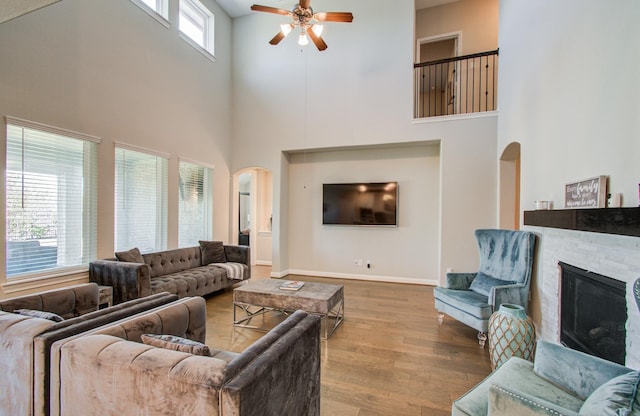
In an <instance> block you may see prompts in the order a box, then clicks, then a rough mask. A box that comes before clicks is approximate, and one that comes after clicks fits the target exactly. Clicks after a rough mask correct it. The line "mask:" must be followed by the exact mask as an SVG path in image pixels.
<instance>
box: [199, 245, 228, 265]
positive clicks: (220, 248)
mask: <svg viewBox="0 0 640 416" xmlns="http://www.w3.org/2000/svg"><path fill="white" fill-rule="evenodd" d="M199 243H200V254H201V256H202V265H203V266H206V265H207V264H211V263H226V262H227V256H226V255H225V254H224V244H223V243H222V241H199Z"/></svg>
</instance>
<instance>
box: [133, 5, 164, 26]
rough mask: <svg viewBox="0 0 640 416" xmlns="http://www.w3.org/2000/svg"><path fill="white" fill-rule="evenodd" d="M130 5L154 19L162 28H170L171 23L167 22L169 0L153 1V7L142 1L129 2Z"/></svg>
mask: <svg viewBox="0 0 640 416" xmlns="http://www.w3.org/2000/svg"><path fill="white" fill-rule="evenodd" d="M130 1H131V3H133V4H135V5H136V6H138V7H139V8H140V9H142V10H143V11H144V12H145V13H147V14H148V15H149V16H151V17H152V18H154V19H155V20H156V21H157V22H158V23H160V24H162V25H163V26H164V27H166V28H169V27H171V22H169V0H154V2H155V4H156V5H155V7H153V6H150V5H149V4H147V3H146V2H145V1H144V0H130Z"/></svg>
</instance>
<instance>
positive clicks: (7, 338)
mask: <svg viewBox="0 0 640 416" xmlns="http://www.w3.org/2000/svg"><path fill="white" fill-rule="evenodd" d="M53 325H55V323H54V322H53V321H49V320H47V319H40V318H31V317H28V316H24V315H16V314H14V313H10V312H2V311H0V357H2V358H1V359H0V374H2V388H0V413H3V412H4V411H6V412H7V413H6V414H14V415H30V414H31V412H32V409H33V380H34V364H33V354H34V352H33V338H34V337H35V336H37V335H38V334H41V333H42V332H44V331H46V330H47V329H48V328H50V327H51V326H53ZM3 414H4V413H3Z"/></svg>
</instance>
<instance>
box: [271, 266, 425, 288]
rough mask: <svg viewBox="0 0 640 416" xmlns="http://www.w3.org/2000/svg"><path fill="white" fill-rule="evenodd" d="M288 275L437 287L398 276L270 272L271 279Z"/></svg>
mask: <svg viewBox="0 0 640 416" xmlns="http://www.w3.org/2000/svg"><path fill="white" fill-rule="evenodd" d="M290 274H297V275H300V276H318V277H329V278H333V279H349V280H365V281H370V282H385V283H405V284H411V285H422V286H437V285H438V281H437V280H433V279H415V278H411V277H400V276H373V275H361V274H348V273H333V272H319V271H312V270H300V269H289V270H284V271H282V272H271V277H274V278H278V279H281V278H283V277H286V276H288V275H290Z"/></svg>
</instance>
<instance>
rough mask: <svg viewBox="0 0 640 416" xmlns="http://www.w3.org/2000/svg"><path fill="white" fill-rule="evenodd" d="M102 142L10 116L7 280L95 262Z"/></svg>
mask: <svg viewBox="0 0 640 416" xmlns="http://www.w3.org/2000/svg"><path fill="white" fill-rule="evenodd" d="M99 142H100V139H99V138H96V137H91V136H87V135H83V134H81V133H76V132H70V131H67V130H63V129H58V128H55V127H50V126H45V125H42V124H38V123H33V122H29V121H26V120H20V119H16V118H12V117H7V150H6V151H7V171H6V183H5V187H6V188H5V195H6V245H7V246H6V253H7V256H6V274H7V277H8V278H14V277H22V276H25V275H33V274H39V273H43V272H44V271H47V272H51V271H53V270H55V269H65V268H73V267H80V266H82V267H84V266H86V265H87V264H88V263H89V262H90V261H91V260H94V259H95V258H96V245H97V234H96V233H97V221H96V218H97V202H96V201H97V199H96V198H97V176H98V175H97V144H98V143H99Z"/></svg>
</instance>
